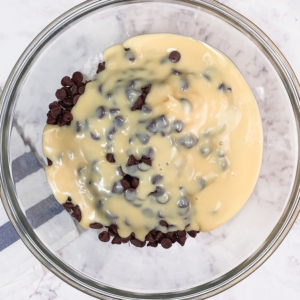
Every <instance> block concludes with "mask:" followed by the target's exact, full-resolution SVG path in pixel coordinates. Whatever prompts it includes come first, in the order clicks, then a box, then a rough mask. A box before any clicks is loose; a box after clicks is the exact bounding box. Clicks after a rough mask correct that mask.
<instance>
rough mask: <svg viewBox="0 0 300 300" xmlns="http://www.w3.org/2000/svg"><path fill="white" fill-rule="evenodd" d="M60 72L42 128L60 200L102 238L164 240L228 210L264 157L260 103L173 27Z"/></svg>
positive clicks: (221, 217) (230, 70)
mask: <svg viewBox="0 0 300 300" xmlns="http://www.w3.org/2000/svg"><path fill="white" fill-rule="evenodd" d="M82 81H83V76H82V74H81V73H80V72H75V73H74V74H73V76H72V79H71V78H69V77H64V78H63V79H62V85H63V88H61V89H59V90H58V91H57V92H56V97H57V98H58V99H59V100H60V101H58V102H53V103H51V104H50V106H49V108H50V111H49V113H48V119H47V123H48V125H46V127H45V129H44V135H43V150H44V154H45V156H46V157H47V158H48V162H49V165H48V166H47V167H46V174H47V178H48V181H49V183H50V186H51V188H52V190H53V193H54V196H55V198H56V199H57V200H58V201H59V202H60V203H62V204H64V207H65V208H66V209H67V210H68V211H70V212H71V213H72V215H73V217H75V218H76V219H77V220H78V221H79V222H80V224H81V225H82V226H83V227H91V228H96V229H102V228H103V226H106V229H105V230H102V231H101V232H100V234H99V239H100V240H101V241H103V242H107V241H109V240H110V237H111V236H112V237H113V239H112V243H114V244H120V243H125V242H129V241H130V242H131V243H132V244H133V245H135V246H138V247H142V246H144V245H145V244H146V242H147V245H148V246H153V247H156V246H157V245H158V243H160V244H161V245H162V246H163V247H164V248H170V247H171V246H172V243H175V242H178V243H179V244H181V245H182V246H183V245H184V244H185V241H186V232H188V233H189V234H190V236H192V237H195V235H196V234H197V233H198V232H199V231H210V230H213V229H215V228H217V227H219V226H220V225H222V224H223V223H224V222H226V221H228V220H229V219H230V218H232V217H233V216H234V215H235V214H236V213H237V212H238V211H239V210H240V209H241V207H242V206H243V205H244V204H245V202H246V201H247V200H248V198H249V197H250V195H251V192H252V190H253V189H254V186H255V183H256V180H257V178H258V175H259V170H260V164H261V159H262V146H263V136H262V125H261V119H260V115H259V110H258V107H257V104H256V100H255V98H254V96H253V94H252V92H251V90H250V88H249V86H248V85H247V83H246V81H245V79H244V78H243V77H242V75H241V73H240V72H239V71H238V69H237V68H236V67H235V66H234V64H233V63H232V62H231V61H230V60H229V59H228V58H227V57H226V56H224V55H223V54H222V53H220V52H219V51H217V50H216V49H214V48H212V47H210V46H208V45H206V44H204V43H202V42H200V41H197V40H194V39H191V38H187V37H183V36H179V35H172V34H152V35H143V36H137V37H134V38H131V39H129V40H127V41H126V42H125V43H124V44H123V45H116V46H113V47H111V48H109V49H107V50H106V51H105V52H104V61H103V62H102V63H100V64H99V66H98V75H97V78H96V80H93V81H91V82H88V83H83V82H82Z"/></svg>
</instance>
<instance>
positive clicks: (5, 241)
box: [0, 222, 20, 251]
mask: <svg viewBox="0 0 300 300" xmlns="http://www.w3.org/2000/svg"><path fill="white" fill-rule="evenodd" d="M19 238H20V237H19V235H18V234H17V232H16V230H15V228H14V226H13V225H12V223H11V222H7V223H5V224H4V225H2V226H0V251H2V250H3V249H5V248H7V247H8V246H10V245H11V244H13V243H14V242H16V241H17V240H18V239H19Z"/></svg>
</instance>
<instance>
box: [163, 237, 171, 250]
mask: <svg viewBox="0 0 300 300" xmlns="http://www.w3.org/2000/svg"><path fill="white" fill-rule="evenodd" d="M161 246H162V247H163V248H165V249H169V248H171V247H172V241H171V240H170V239H168V238H164V239H163V240H162V241H161Z"/></svg>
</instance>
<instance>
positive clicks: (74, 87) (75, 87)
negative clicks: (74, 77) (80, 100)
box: [71, 84, 78, 97]
mask: <svg viewBox="0 0 300 300" xmlns="http://www.w3.org/2000/svg"><path fill="white" fill-rule="evenodd" d="M71 94H72V96H73V97H74V96H76V95H77V94H78V87H77V85H75V84H74V85H73V86H72V88H71Z"/></svg>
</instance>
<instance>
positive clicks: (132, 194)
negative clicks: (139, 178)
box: [124, 188, 136, 202]
mask: <svg viewBox="0 0 300 300" xmlns="http://www.w3.org/2000/svg"><path fill="white" fill-rule="evenodd" d="M124 189H125V188H124ZM124 197H125V199H126V200H127V201H130V202H131V201H133V200H135V199H136V191H135V189H133V188H129V189H126V190H125V193H124Z"/></svg>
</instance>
